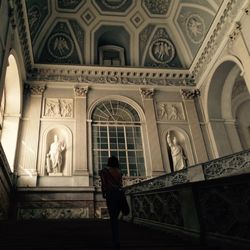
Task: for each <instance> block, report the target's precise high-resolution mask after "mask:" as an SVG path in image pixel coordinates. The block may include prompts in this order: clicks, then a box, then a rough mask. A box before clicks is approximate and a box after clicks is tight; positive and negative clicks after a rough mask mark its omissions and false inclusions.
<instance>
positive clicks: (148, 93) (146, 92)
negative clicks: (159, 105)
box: [140, 88, 154, 99]
mask: <svg viewBox="0 0 250 250" xmlns="http://www.w3.org/2000/svg"><path fill="white" fill-rule="evenodd" d="M140 93H141V96H142V98H143V99H152V98H153V96H154V89H153V88H152V89H149V88H140Z"/></svg>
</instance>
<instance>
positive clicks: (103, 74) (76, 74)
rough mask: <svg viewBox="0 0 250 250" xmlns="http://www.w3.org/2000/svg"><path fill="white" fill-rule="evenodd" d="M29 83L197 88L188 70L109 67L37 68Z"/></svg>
mask: <svg viewBox="0 0 250 250" xmlns="http://www.w3.org/2000/svg"><path fill="white" fill-rule="evenodd" d="M27 79H28V80H29V81H39V82H41V81H45V82H48V81H53V82H78V83H90V84H93V83H97V84H122V85H158V86H195V81H194V79H193V77H192V76H191V75H190V74H189V71H188V70H154V69H152V70H151V72H149V70H144V69H140V70H138V69H134V70H133V69H129V70H127V69H124V70H123V69H115V68H114V69H112V68H108V67H97V66H96V67H82V68H81V69H79V67H70V66H69V67H67V69H66V68H65V69H58V68H53V66H51V67H50V68H48V69H42V68H36V69H33V70H32V71H31V72H29V73H28V74H27Z"/></svg>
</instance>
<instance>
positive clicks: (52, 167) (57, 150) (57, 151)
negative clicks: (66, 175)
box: [46, 135, 65, 174]
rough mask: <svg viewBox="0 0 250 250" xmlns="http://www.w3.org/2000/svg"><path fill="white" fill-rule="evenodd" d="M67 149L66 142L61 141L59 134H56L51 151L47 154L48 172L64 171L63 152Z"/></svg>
mask: <svg viewBox="0 0 250 250" xmlns="http://www.w3.org/2000/svg"><path fill="white" fill-rule="evenodd" d="M64 150H65V144H64V143H62V142H60V141H59V139H58V136H57V135H55V136H54V142H53V143H51V145H50V150H49V153H48V154H47V159H46V162H47V171H48V173H50V172H53V173H54V174H55V173H61V172H62V169H61V167H62V152H63V151H64Z"/></svg>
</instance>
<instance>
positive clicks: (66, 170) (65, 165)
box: [38, 125, 73, 176]
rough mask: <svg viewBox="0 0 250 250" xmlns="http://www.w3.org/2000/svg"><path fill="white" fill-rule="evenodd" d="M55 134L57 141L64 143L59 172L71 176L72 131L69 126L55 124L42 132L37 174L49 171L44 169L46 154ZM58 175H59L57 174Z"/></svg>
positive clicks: (43, 174)
mask: <svg viewBox="0 0 250 250" xmlns="http://www.w3.org/2000/svg"><path fill="white" fill-rule="evenodd" d="M55 135H56V136H57V137H58V141H59V142H60V143H61V144H63V145H65V149H64V150H63V151H62V152H61V154H62V166H61V173H62V176H71V175H72V152H73V149H72V146H73V143H72V132H71V131H70V129H69V128H67V127H66V126H63V125H57V126H53V127H49V128H47V129H46V130H45V131H44V132H43V134H42V140H41V144H42V145H41V148H42V150H41V165H40V169H39V170H38V173H39V175H41V176H49V173H48V171H47V169H46V167H47V162H46V158H47V154H48V153H49V151H50V146H51V144H52V143H53V142H54V137H55ZM59 176H60V175H59Z"/></svg>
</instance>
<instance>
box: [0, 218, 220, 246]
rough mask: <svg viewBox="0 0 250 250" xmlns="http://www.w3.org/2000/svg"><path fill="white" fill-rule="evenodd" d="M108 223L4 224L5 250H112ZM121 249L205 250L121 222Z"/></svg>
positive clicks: (0, 233)
mask: <svg viewBox="0 0 250 250" xmlns="http://www.w3.org/2000/svg"><path fill="white" fill-rule="evenodd" d="M111 239H112V237H111V230H110V225H109V221H108V220H56V221H48V220H44V221H43V220H30V221H12V222H10V221H3V222H0V249H1V250H17V249H20V250H31V249H32V250H43V249H46V250H52V249H53V250H55V249H58V250H94V249H95V250H97V249H98V250H102V249H103V250H108V249H112V241H111ZM120 239H121V249H123V250H125V249H128V250H143V249H146V250H149V249H150V250H183V249H187V250H200V249H202V250H205V249H215V248H208V247H201V246H200V245H199V244H198V243H194V242H191V241H190V240H187V239H183V238H181V237H180V236H178V235H176V234H174V233H173V232H170V231H169V232H163V231H158V230H155V229H151V228H147V227H144V226H140V225H135V224H132V223H128V222H120Z"/></svg>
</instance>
